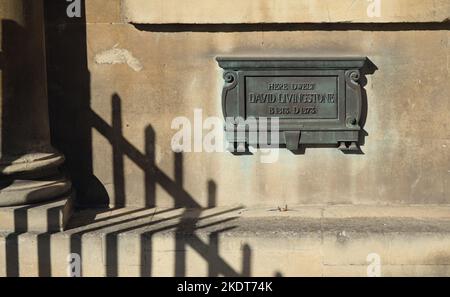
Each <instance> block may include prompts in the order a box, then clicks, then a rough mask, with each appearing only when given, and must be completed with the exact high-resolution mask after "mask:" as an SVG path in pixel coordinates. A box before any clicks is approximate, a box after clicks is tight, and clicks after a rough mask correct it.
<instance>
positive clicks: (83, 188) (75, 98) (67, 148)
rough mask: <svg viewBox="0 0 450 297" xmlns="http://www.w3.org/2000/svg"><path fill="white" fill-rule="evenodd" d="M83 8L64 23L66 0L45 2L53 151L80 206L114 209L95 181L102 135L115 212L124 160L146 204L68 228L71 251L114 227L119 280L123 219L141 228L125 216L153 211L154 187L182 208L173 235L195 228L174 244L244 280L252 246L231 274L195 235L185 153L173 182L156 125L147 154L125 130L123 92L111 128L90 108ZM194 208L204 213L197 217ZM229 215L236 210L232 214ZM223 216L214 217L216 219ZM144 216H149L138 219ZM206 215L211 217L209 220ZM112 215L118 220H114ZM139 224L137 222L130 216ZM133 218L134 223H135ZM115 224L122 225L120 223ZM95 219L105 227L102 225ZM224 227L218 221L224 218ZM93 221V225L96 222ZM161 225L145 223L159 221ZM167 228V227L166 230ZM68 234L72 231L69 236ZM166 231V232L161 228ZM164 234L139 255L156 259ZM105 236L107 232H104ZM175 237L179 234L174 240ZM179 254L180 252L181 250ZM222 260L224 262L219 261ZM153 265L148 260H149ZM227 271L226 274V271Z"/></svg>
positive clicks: (146, 241)
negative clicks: (163, 163) (159, 153)
mask: <svg viewBox="0 0 450 297" xmlns="http://www.w3.org/2000/svg"><path fill="white" fill-rule="evenodd" d="M80 3H81V5H82V17H81V18H73V19H67V18H65V17H64V16H65V10H66V6H67V5H66V3H65V2H64V1H60V2H59V1H58V2H55V1H52V0H46V1H45V9H46V29H47V32H46V39H47V42H46V45H47V58H48V59H47V70H48V89H49V111H50V117H51V130H52V140H53V143H54V146H55V147H57V148H59V149H60V150H61V151H62V152H63V153H64V154H65V156H66V168H67V170H69V172H70V175H71V177H72V181H73V185H74V187H75V189H77V193H78V197H77V201H78V203H79V204H78V206H79V207H86V206H88V207H93V206H94V207H99V206H105V205H108V204H109V199H110V197H109V195H108V193H107V192H106V190H105V188H104V186H103V184H102V183H101V182H100V181H99V180H98V178H97V177H96V176H95V174H94V170H93V153H92V146H93V135H92V133H93V131H97V132H98V133H99V134H101V135H102V136H103V137H104V138H105V139H107V141H108V142H109V144H110V145H111V148H112V150H113V158H112V159H113V170H114V172H113V184H114V186H113V187H114V188H113V192H114V197H115V207H116V208H121V207H124V206H127V201H126V198H127V197H126V189H125V186H126V183H125V176H124V158H125V157H127V158H128V159H130V160H131V161H132V162H133V163H134V164H136V165H137V166H138V167H139V168H140V169H141V170H142V171H143V172H144V183H145V197H144V199H145V201H144V207H143V208H142V209H139V210H130V211H128V210H125V211H124V212H122V213H121V214H119V215H112V216H108V217H107V218H104V219H100V220H95V219H94V218H95V212H94V213H93V214H91V217H90V218H88V219H87V220H86V221H84V224H88V225H87V226H84V227H83V228H81V229H80V231H76V230H78V229H74V230H69V231H72V233H70V251H71V252H72V253H78V254H79V255H80V256H82V254H81V253H82V238H83V235H84V234H86V233H89V232H94V231H95V230H97V228H116V230H115V231H114V233H113V234H111V235H109V237H108V240H107V241H108V242H109V243H108V244H107V249H109V256H108V262H109V263H107V264H108V266H109V267H108V272H107V274H108V275H111V276H113V275H116V274H117V271H118V267H117V265H118V264H117V256H118V254H117V242H116V239H117V236H118V235H119V234H122V233H123V232H125V231H126V230H127V229H126V228H125V227H123V226H122V225H120V221H121V216H123V218H124V219H123V220H122V221H125V224H126V223H129V224H131V225H132V227H129V228H134V229H136V228H139V227H144V226H139V225H138V224H137V223H136V224H133V223H132V222H128V221H127V220H128V219H126V214H133V213H136V212H139V211H140V210H144V209H148V208H152V207H155V206H156V187H157V186H159V187H161V188H162V189H164V191H166V192H167V193H168V194H169V195H170V196H171V197H172V198H173V205H174V207H175V208H185V210H184V211H183V213H182V215H181V217H179V218H176V219H179V220H180V221H179V222H178V223H177V224H175V225H173V226H171V228H175V229H176V231H175V234H181V233H182V232H184V231H183V230H185V229H186V226H190V228H191V229H192V232H191V234H190V235H189V236H190V238H189V239H188V238H179V240H180V242H179V243H177V244H176V245H177V246H178V247H179V248H180V249H182V250H183V249H185V248H186V246H191V245H192V246H194V247H193V248H194V250H196V251H197V252H198V253H200V255H201V256H202V257H203V258H204V259H206V261H208V260H209V259H216V260H217V261H216V262H217V263H219V262H220V261H222V262H220V263H219V264H218V266H217V267H216V268H215V267H213V266H215V265H213V264H212V263H210V271H211V273H210V274H220V273H222V274H224V275H247V274H249V271H250V269H249V268H248V266H249V261H250V249H249V248H246V249H244V256H245V257H246V258H245V259H244V263H246V265H247V266H245V267H247V268H245V269H244V270H243V273H239V272H237V271H235V270H233V269H232V268H231V267H230V266H229V265H228V264H227V263H226V261H225V260H224V259H222V258H221V257H220V255H219V254H218V251H217V247H214V244H206V243H202V241H201V239H200V238H199V237H198V236H197V234H195V230H196V228H197V227H196V222H199V221H201V220H203V219H204V218H205V216H202V212H201V208H202V206H201V205H200V204H199V203H198V202H197V201H196V199H195V198H194V197H192V196H191V195H190V194H189V193H188V191H186V190H185V189H184V187H183V155H181V154H175V155H174V165H175V166H174V167H175V172H174V178H173V179H172V178H171V177H169V176H168V175H167V174H165V172H164V171H163V170H161V169H160V168H158V166H157V165H156V162H155V141H156V133H155V131H154V129H153V128H152V127H151V126H148V127H147V128H146V129H145V131H144V133H145V140H146V145H145V152H144V153H141V151H140V150H138V149H137V148H136V147H135V146H134V145H133V144H131V143H130V142H129V141H128V140H127V139H126V138H125V137H124V136H123V131H122V124H123V123H122V110H121V109H122V107H121V100H120V97H119V95H118V94H113V95H112V99H111V105H112V121H111V124H109V123H107V122H106V121H105V120H104V119H103V118H102V117H101V116H100V115H98V114H97V113H96V112H95V111H94V110H93V109H92V108H91V75H90V71H89V67H88V54H87V37H86V35H87V33H86V32H87V27H88V25H87V21H86V12H85V11H86V4H85V0H81V1H80ZM207 191H208V206H209V207H213V206H215V191H216V185H215V183H214V182H213V181H209V182H208V185H207ZM189 208H195V209H199V211H198V212H197V213H196V214H195V216H192V213H191V212H190V211H189V210H188V209H189ZM106 211H108V210H105V209H98V211H96V213H103V212H106ZM165 211H169V210H162V211H156V210H155V212H154V213H152V214H150V215H156V214H158V213H163V212H165ZM228 211H232V210H228ZM218 215H219V214H216V216H218ZM138 217H142V219H144V218H145V215H142V216H138ZM206 217H208V216H206ZM111 218H114V220H113V221H112V222H111V220H110V219H111ZM133 219H136V218H133ZM131 220H132V219H131ZM117 221H118V222H117ZM94 222H97V223H102V224H105V225H103V226H101V227H100V226H98V225H96V224H94ZM219 222H220V219H219ZM90 223H93V224H92V225H91V224H90ZM154 223H156V222H151V223H147V224H146V226H148V225H149V224H154ZM164 228H165V227H164ZM69 231H68V232H69ZM161 231H164V229H162V230H161ZM161 231H160V230H159V229H155V230H151V231H149V233H144V234H142V236H141V238H142V240H141V254H142V255H144V256H145V257H143V258H146V259H151V252H152V246H151V239H152V238H153V236H154V235H155V233H156V232H161ZM219 233H220V232H219V231H217V233H215V234H214V235H211V236H212V239H211V242H213V243H214V242H215V243H216V244H218V235H219ZM107 236H108V235H107ZM177 238H178V237H177ZM178 254H181V253H178ZM178 254H177V258H176V259H175V262H176V267H178V269H177V268H175V270H177V271H178V272H179V274H180V275H183V274H185V271H184V269H182V268H181V267H182V266H183V265H184V266H185V265H186V263H185V261H186V259H184V258H182V257H181V256H179V255H178ZM219 260H220V261H219ZM149 264H151V260H150V262H149ZM221 267H222V268H223V269H222V268H221ZM154 274H155V273H152V268H151V266H150V265H143V266H142V271H141V275H149V276H150V275H154Z"/></svg>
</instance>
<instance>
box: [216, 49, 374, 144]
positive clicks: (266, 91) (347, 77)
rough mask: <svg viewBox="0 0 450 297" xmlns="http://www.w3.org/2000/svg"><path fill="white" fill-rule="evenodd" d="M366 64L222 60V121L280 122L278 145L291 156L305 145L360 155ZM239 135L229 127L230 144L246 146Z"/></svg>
mask: <svg viewBox="0 0 450 297" xmlns="http://www.w3.org/2000/svg"><path fill="white" fill-rule="evenodd" d="M366 60H367V58H365V57H350V58H349V57H344V58H253V57H252V58H247V57H245V58H241V57H218V58H217V61H218V63H219V66H220V67H221V68H222V69H223V70H224V73H223V77H224V80H225V85H224V88H223V92H222V109H223V114H224V117H225V118H227V119H228V118H230V117H231V118H238V119H244V120H247V119H256V121H257V122H258V123H259V122H261V121H262V120H263V119H274V118H276V119H278V120H279V127H278V131H279V135H280V137H279V143H280V144H281V145H286V147H287V148H289V149H292V150H296V149H298V147H299V145H302V144H314V145H321V144H336V145H338V147H339V149H341V150H343V151H345V150H358V141H359V133H360V131H361V127H360V121H361V108H362V87H361V85H360V83H359V79H360V70H361V69H362V68H363V66H364V65H365V63H366ZM241 129H242V128H240V127H239V125H237V124H234V125H228V124H227V125H226V132H227V138H229V141H234V143H236V144H237V145H241V144H242V143H244V144H248V143H249V142H250V141H251V140H250V139H249V137H248V136H245V137H244V138H242V137H241V138H236V137H235V135H234V134H235V133H236V132H239V131H240V130H241ZM244 129H247V128H244ZM249 129H250V128H248V129H247V130H249ZM258 129H259V128H258ZM247 130H246V131H247ZM258 144H259V143H258ZM252 145H253V144H252Z"/></svg>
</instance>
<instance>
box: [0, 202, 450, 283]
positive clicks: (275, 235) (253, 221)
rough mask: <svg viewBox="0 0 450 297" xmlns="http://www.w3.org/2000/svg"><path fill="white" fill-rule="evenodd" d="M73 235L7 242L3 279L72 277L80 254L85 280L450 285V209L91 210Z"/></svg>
mask: <svg viewBox="0 0 450 297" xmlns="http://www.w3.org/2000/svg"><path fill="white" fill-rule="evenodd" d="M68 228H69V229H68V230H66V231H64V232H56V233H36V232H26V233H2V234H1V235H0V275H1V276H5V275H7V276H17V275H20V276H49V275H52V276H67V274H68V267H69V268H71V270H70V271H75V272H76V271H78V270H77V269H76V268H77V266H76V260H77V256H76V255H74V254H77V255H79V256H80V259H81V261H80V263H81V266H80V273H81V275H82V276H174V275H177V276H217V275H218V276H222V275H223V276H367V275H368V270H369V273H370V274H371V275H372V274H374V273H375V274H377V273H378V271H379V272H380V273H381V275H383V276H422V275H423V276H450V206H297V207H289V208H287V207H280V208H274V209H245V208H241V207H234V208H211V209H206V210H193V209H160V208H154V209H136V208H123V209H117V210H88V211H81V212H77V213H76V214H74V216H73V218H72V219H71V221H70V223H69V226H68ZM378 260H379V262H378ZM69 261H71V263H72V266H69ZM378 263H380V266H378V265H377V264H378ZM378 267H379V270H377V269H378Z"/></svg>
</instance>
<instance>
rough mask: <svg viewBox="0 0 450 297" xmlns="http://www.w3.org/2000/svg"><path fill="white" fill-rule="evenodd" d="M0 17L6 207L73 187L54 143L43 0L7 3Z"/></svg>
mask: <svg viewBox="0 0 450 297" xmlns="http://www.w3.org/2000/svg"><path fill="white" fill-rule="evenodd" d="M0 19H1V24H0V28H1V29H0V32H1V57H2V59H1V61H2V63H1V65H0V67H1V68H0V83H1V93H0V101H1V105H0V114H1V123H0V144H1V146H0V206H16V205H25V204H30V203H36V202H41V201H45V200H50V199H54V198H57V197H60V196H61V195H63V194H65V193H67V192H69V190H70V187H71V185H70V182H69V181H68V180H67V179H65V178H64V177H62V176H61V174H60V173H59V171H58V166H59V165H61V164H62V163H63V162H64V156H63V155H61V154H60V153H58V152H57V151H56V150H55V149H54V148H52V146H51V144H50V129H49V120H48V102H47V73H46V61H45V43H44V40H45V38H44V13H43V1H42V0H37V1H34V0H21V1H18V0H5V1H2V2H1V3H0Z"/></svg>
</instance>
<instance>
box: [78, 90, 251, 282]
mask: <svg viewBox="0 0 450 297" xmlns="http://www.w3.org/2000/svg"><path fill="white" fill-rule="evenodd" d="M111 105H112V125H109V124H108V123H106V122H105V121H104V120H103V119H102V118H101V117H100V116H98V115H97V114H96V113H95V112H94V111H91V116H92V119H91V120H92V123H93V128H95V129H96V130H97V131H98V132H100V134H101V135H103V137H105V138H106V139H107V140H108V141H109V143H110V144H111V146H112V149H113V163H114V165H113V170H114V174H113V176H114V182H115V186H114V190H115V197H118V198H119V199H118V200H119V204H118V205H117V206H118V207H125V206H126V199H125V198H126V197H125V182H124V175H123V170H124V167H123V158H124V157H125V156H127V157H128V158H129V159H130V160H132V161H133V162H134V163H135V164H136V165H137V166H138V167H140V168H141V169H142V170H143V171H144V172H145V178H144V182H145V187H146V191H145V193H146V194H145V196H146V197H145V198H146V200H145V205H146V208H149V207H155V200H156V197H155V188H156V185H160V186H161V187H162V188H163V189H164V190H166V191H167V192H168V193H169V194H170V196H171V197H172V198H173V199H174V200H175V201H174V206H175V209H176V208H180V207H182V208H186V210H185V211H184V212H183V214H181V215H177V216H172V217H169V218H166V219H163V220H159V221H156V222H151V223H144V224H138V225H133V226H132V227H129V228H120V225H122V224H126V223H129V222H132V221H134V220H138V219H143V218H146V217H149V216H154V215H155V214H160V213H162V212H164V210H163V211H159V212H157V211H156V210H155V212H154V213H152V214H150V215H149V214H146V215H143V216H134V217H133V218H130V219H125V220H121V221H118V222H116V223H107V224H106V225H102V226H99V227H94V228H88V229H83V230H82V231H81V232H77V233H73V234H71V252H72V253H78V254H80V255H81V252H82V250H81V244H82V241H81V240H82V237H83V235H84V234H86V233H89V232H94V231H98V230H101V229H105V228H111V227H118V228H119V230H117V231H113V232H110V233H107V234H106V275H107V276H117V275H118V265H119V263H118V242H117V238H118V236H119V235H120V234H122V233H124V232H128V231H130V230H134V229H139V228H143V227H148V226H150V225H153V224H157V223H162V222H164V221H166V220H172V219H180V222H178V223H177V224H172V225H169V226H165V227H163V228H158V229H156V230H152V231H149V232H145V233H143V234H142V235H141V259H145V260H144V261H143V262H144V263H142V265H141V275H142V276H151V275H152V269H151V266H152V265H151V260H149V261H148V259H151V257H152V255H151V251H152V249H151V239H152V237H153V236H154V234H155V233H157V232H161V231H165V230H168V229H173V228H175V242H176V243H175V245H176V246H175V251H176V252H175V255H176V259H175V275H176V276H185V275H186V258H185V252H183V251H184V250H185V249H186V246H190V247H192V248H193V249H194V250H195V251H197V252H198V253H199V254H200V255H201V256H202V257H203V258H204V259H205V260H207V261H208V263H209V264H210V265H209V266H210V268H209V270H210V274H211V275H218V274H220V273H221V274H223V275H226V276H239V275H247V274H249V271H250V269H249V263H250V260H249V259H250V253H251V250H250V248H249V247H246V248H245V249H244V259H243V262H244V263H246V264H244V267H245V268H243V273H239V272H237V271H235V270H234V269H233V268H232V267H231V266H230V265H229V264H227V263H226V261H225V260H223V259H222V258H221V257H220V255H219V252H218V248H217V246H218V243H219V241H218V235H219V233H220V231H215V232H214V234H211V236H212V237H211V240H210V241H211V243H212V244H211V245H212V247H210V246H209V245H207V244H205V243H204V242H203V241H202V240H201V239H200V238H199V237H198V236H197V235H196V234H195V230H196V229H197V227H196V226H197V223H198V222H199V221H200V220H204V219H206V218H208V217H209V216H203V217H202V216H201V213H202V211H201V209H202V206H201V205H200V204H199V203H198V202H197V201H196V200H195V199H194V198H193V197H192V196H191V195H190V194H189V193H188V192H187V191H186V190H185V189H184V188H183V155H182V154H180V153H174V163H175V164H174V168H175V172H174V176H175V178H174V180H172V179H171V178H170V177H169V176H168V175H167V174H165V173H164V172H163V171H162V170H161V169H160V168H158V166H157V165H156V163H155V141H156V135H155V131H154V129H153V128H152V126H151V125H149V126H148V127H147V128H146V130H145V139H146V141H145V143H146V147H145V154H143V153H141V152H140V151H139V150H138V149H136V148H135V147H134V146H133V145H132V144H131V143H130V142H129V141H128V140H127V139H125V138H124V137H123V135H122V125H121V118H122V108H121V99H120V97H119V96H118V94H113V96H112V100H111ZM116 182H117V183H116ZM207 191H208V204H209V205H208V207H214V206H215V204H216V202H215V200H216V197H215V195H216V193H215V192H216V185H215V183H214V182H213V181H209V182H208V185H207ZM146 208H141V209H140V210H143V209H146ZM191 208H193V209H197V211H195V212H192V211H190V209H191ZM238 209H240V208H232V209H230V210H226V211H223V212H219V213H216V214H214V215H213V216H219V215H221V214H223V213H228V212H232V211H236V210H238ZM137 211H139V210H136V211H135V212H137ZM166 211H169V210H166ZM125 213H126V214H130V213H133V211H129V212H125ZM193 213H194V215H193ZM119 217H120V215H119ZM232 219H234V218H226V219H221V220H219V221H218V222H214V223H213V224H220V223H224V222H227V221H228V220H232ZM107 220H108V219H104V221H107ZM186 230H188V231H189V232H187V233H186ZM214 251H216V252H214Z"/></svg>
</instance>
